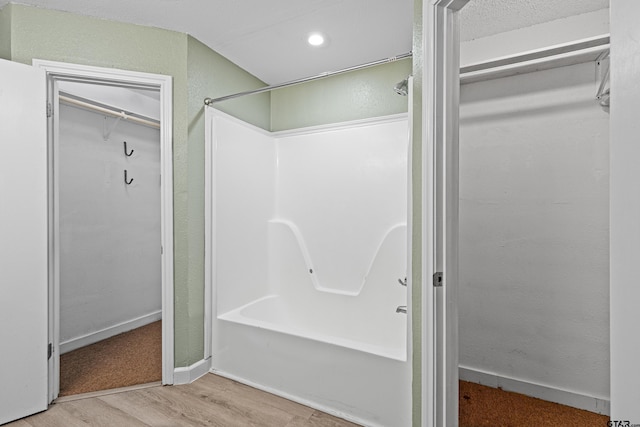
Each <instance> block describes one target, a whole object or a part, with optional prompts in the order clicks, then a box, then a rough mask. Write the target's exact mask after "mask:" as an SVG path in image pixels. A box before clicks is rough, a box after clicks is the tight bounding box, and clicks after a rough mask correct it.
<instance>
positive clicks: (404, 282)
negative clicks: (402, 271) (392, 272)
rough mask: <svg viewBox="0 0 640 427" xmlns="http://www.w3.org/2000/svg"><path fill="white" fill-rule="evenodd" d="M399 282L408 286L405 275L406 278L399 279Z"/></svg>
mask: <svg viewBox="0 0 640 427" xmlns="http://www.w3.org/2000/svg"><path fill="white" fill-rule="evenodd" d="M398 283H400V284H401V285H402V286H407V278H406V277H405V278H404V280H402V279H398Z"/></svg>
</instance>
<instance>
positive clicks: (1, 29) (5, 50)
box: [0, 4, 11, 59]
mask: <svg viewBox="0 0 640 427" xmlns="http://www.w3.org/2000/svg"><path fill="white" fill-rule="evenodd" d="M0 58H1V59H11V5H10V4H8V5H7V6H5V7H4V8H2V9H0Z"/></svg>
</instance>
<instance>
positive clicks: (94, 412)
mask: <svg viewBox="0 0 640 427" xmlns="http://www.w3.org/2000/svg"><path fill="white" fill-rule="evenodd" d="M63 405H64V406H63ZM60 406H61V407H62V408H63V409H64V410H65V411H67V412H68V413H69V414H71V415H72V416H73V417H74V418H76V419H77V420H80V421H83V422H84V423H85V424H84V425H85V426H87V425H89V426H91V427H112V426H127V427H149V424H146V423H143V422H142V421H140V420H138V419H136V418H135V417H133V416H131V415H129V414H127V413H125V412H122V411H121V410H119V409H117V408H114V407H113V406H110V405H109V404H107V403H106V402H103V401H102V400H100V399H97V398H96V399H84V400H74V401H72V402H65V403H62V404H60ZM60 427H63V426H60Z"/></svg>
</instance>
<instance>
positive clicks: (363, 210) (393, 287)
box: [206, 108, 411, 427]
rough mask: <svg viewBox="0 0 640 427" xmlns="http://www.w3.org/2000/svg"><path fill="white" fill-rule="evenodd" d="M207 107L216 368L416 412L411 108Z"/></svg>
mask: <svg viewBox="0 0 640 427" xmlns="http://www.w3.org/2000/svg"><path fill="white" fill-rule="evenodd" d="M206 114H207V118H206V122H207V150H208V152H207V162H208V163H209V164H208V169H209V170H210V173H209V179H208V180H207V187H208V189H207V204H208V208H207V212H209V216H210V217H209V218H208V219H207V220H208V222H210V224H211V227H209V231H208V233H207V248H208V249H209V250H208V259H207V263H208V268H207V278H208V279H209V280H210V281H211V283H212V294H213V297H212V299H213V304H212V305H213V308H212V311H213V315H212V370H213V371H214V372H216V373H218V374H220V375H223V376H227V377H230V378H233V379H236V380H239V381H241V382H244V383H247V384H250V385H253V386H255V387H258V388H261V389H264V390H267V391H270V392H273V393H275V394H279V395H281V396H284V397H287V398H290V399H291V400H295V401H298V402H300V403H303V404H307V405H309V406H312V407H315V408H318V409H321V410H324V411H327V412H330V413H333V414H336V415H338V416H341V417H343V418H346V419H350V420H353V421H355V422H358V423H361V424H364V425H368V426H389V425H394V426H400V427H401V426H408V425H409V424H410V414H411V383H410V368H409V363H408V354H409V353H408V351H407V345H408V341H407V337H408V327H407V315H406V314H404V313H402V312H398V310H397V309H398V307H400V306H406V305H407V288H406V277H407V244H408V243H407V212H408V210H407V191H408V188H407V182H408V150H409V134H408V132H409V131H408V129H409V126H408V119H407V115H396V116H388V117H383V118H376V119H371V120H365V121H357V122H348V123H340V124H336V125H331V126H321V127H314V128H305V129H300V130H295V131H286V132H278V133H270V132H266V131H264V130H262V129H259V128H256V127H254V126H251V125H249V124H247V123H245V122H242V121H240V120H238V119H235V118H233V117H231V116H228V115H226V114H224V113H222V112H220V111H218V110H215V109H213V108H207V112H206Z"/></svg>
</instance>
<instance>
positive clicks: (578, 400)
mask: <svg viewBox="0 0 640 427" xmlns="http://www.w3.org/2000/svg"><path fill="white" fill-rule="evenodd" d="M458 373H459V376H460V379H461V380H463V381H468V382H472V383H477V384H482V385H486V386H488V387H493V388H501V389H502V390H505V391H512V392H514V393H520V394H524V395H527V396H531V397H537V398H538V399H543V400H546V401H549V402H555V403H560V404H561V405H567V406H571V407H573V408H578V409H584V410H587V411H591V412H595V413H598V414H603V415H610V413H611V408H610V403H609V401H608V400H605V399H600V398H597V397H592V396H587V395H584V394H579V393H575V392H572V391H567V390H561V389H558V388H553V387H549V386H544V385H540V384H535V383H531V382H527V381H523V380H519V379H515V378H509V377H503V376H500V375H497V374H492V373H489V372H483V371H479V370H476V369H472V368H468V367H464V366H460V367H459V368H458Z"/></svg>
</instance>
